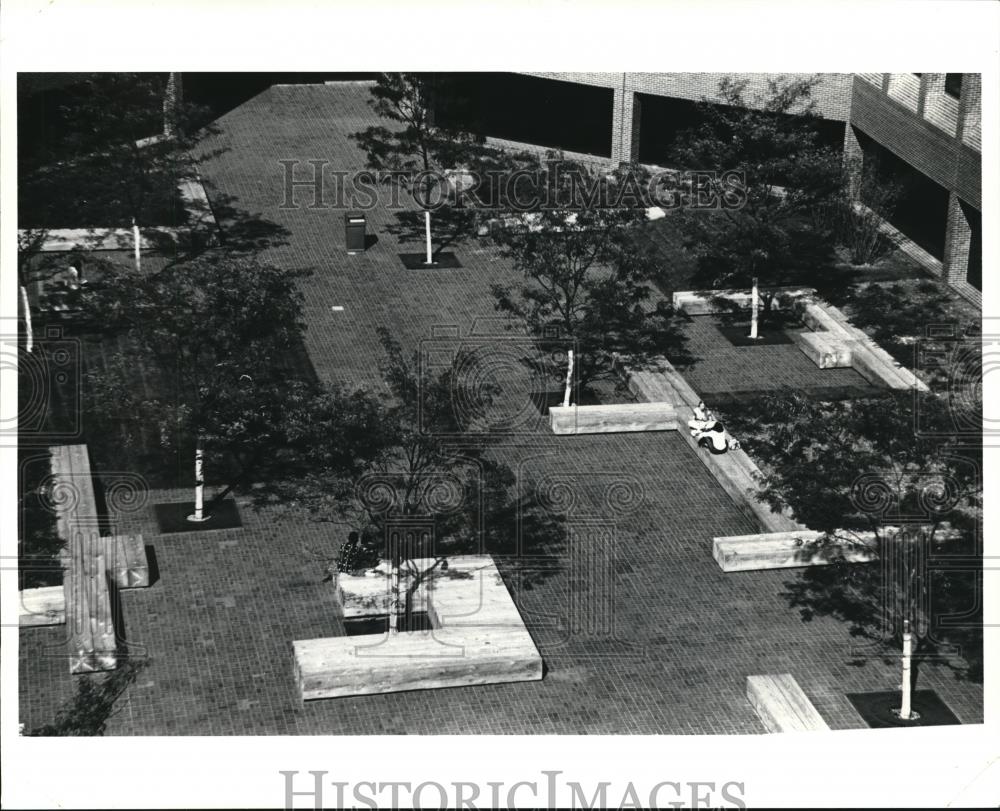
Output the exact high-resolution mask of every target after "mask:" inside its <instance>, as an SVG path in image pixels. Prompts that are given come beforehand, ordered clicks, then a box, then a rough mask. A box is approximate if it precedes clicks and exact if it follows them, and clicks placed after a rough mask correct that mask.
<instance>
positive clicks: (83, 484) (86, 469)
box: [51, 445, 118, 674]
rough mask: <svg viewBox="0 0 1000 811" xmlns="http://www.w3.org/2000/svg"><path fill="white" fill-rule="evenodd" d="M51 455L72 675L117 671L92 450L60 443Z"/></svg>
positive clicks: (115, 647)
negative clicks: (62, 551)
mask: <svg viewBox="0 0 1000 811" xmlns="http://www.w3.org/2000/svg"><path fill="white" fill-rule="evenodd" d="M51 457H52V475H53V480H54V484H53V491H54V494H55V495H54V496H53V500H54V501H55V503H56V527H57V531H58V533H59V536H60V537H61V538H63V539H64V540H65V541H66V547H65V550H64V566H63V568H64V570H65V571H64V576H63V585H64V587H65V592H66V637H67V639H66V642H67V646H68V647H69V652H70V654H69V659H70V673H74V674H76V673H91V672H94V671H97V670H111V669H113V668H114V667H115V666H116V665H117V650H118V645H117V640H116V638H115V628H114V619H113V616H112V608H111V594H110V590H109V585H108V577H107V564H106V557H105V544H104V540H103V539H102V538H101V535H100V531H99V523H98V521H99V519H98V513H97V499H96V498H95V496H94V484H93V481H92V479H91V471H90V458H89V456H88V454H87V446H86V445H57V446H54V447H53V448H52V449H51ZM61 496H64V497H61Z"/></svg>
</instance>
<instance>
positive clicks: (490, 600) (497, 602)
mask: <svg viewBox="0 0 1000 811" xmlns="http://www.w3.org/2000/svg"><path fill="white" fill-rule="evenodd" d="M448 562H449V567H448V570H447V572H443V571H439V572H436V573H435V576H434V578H433V580H432V581H431V584H429V585H428V587H427V589H426V593H427V602H426V606H425V607H426V609H427V611H428V614H429V616H430V619H431V624H432V626H433V629H434V630H433V631H431V632H401V633H397V634H369V635H365V636H342V637H329V638H324V639H308V640H298V641H295V642H293V643H292V652H293V672H294V678H295V683H296V686H297V688H298V690H299V695H300V696H301V698H302V699H303V700H304V701H309V700H314V699H322V698H337V697H341V696H352V695H365V694H371V693H390V692H399V691H404V690H426V689H435V688H442V687H462V686H467V685H473V684H501V683H507V682H520V681H538V680H540V679H541V678H542V658H541V656H540V655H539V653H538V649H537V648H536V647H535V643H534V642H533V641H532V639H531V635H530V634H529V633H528V630H527V629H526V628H525V626H524V622H523V620H522V619H521V615H520V613H519V612H518V610H517V606H516V605H515V604H514V601H513V600H512V599H511V596H510V594H509V593H508V592H507V587H506V586H505V585H504V582H503V580H502V579H501V577H500V574H499V572H498V571H497V568H496V565H495V564H494V563H493V559H492V558H491V557H489V556H488V555H482V556H475V555H472V556H466V557H455V558H449V561H448ZM432 563H433V561H432V560H426V561H415V562H414V565H415V566H416V567H417V568H418V569H420V568H421V567H423V568H424V569H426V568H427V567H429V566H430V565H431V564H432ZM384 589H385V585H382V586H381V587H380V588H379V589H377V591H378V592H382V591H383V590H384Z"/></svg>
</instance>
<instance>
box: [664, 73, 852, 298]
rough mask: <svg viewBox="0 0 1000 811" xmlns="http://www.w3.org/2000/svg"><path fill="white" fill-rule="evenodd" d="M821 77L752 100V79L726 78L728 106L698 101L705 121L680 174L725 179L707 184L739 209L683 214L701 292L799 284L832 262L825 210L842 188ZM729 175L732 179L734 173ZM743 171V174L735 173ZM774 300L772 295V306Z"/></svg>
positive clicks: (684, 141)
mask: <svg viewBox="0 0 1000 811" xmlns="http://www.w3.org/2000/svg"><path fill="white" fill-rule="evenodd" d="M816 82H817V79H815V78H811V79H794V80H789V79H784V78H779V79H771V80H769V81H768V89H767V92H766V93H759V94H756V95H754V96H751V95H750V94H749V93H748V85H749V83H748V81H747V80H745V79H744V80H734V79H732V78H731V77H726V78H724V79H723V80H722V81H721V82H720V83H719V92H718V95H719V97H720V101H719V102H718V103H714V102H713V103H709V102H705V103H702V104H701V105H699V110H700V112H701V116H702V118H701V122H700V123H699V124H697V125H696V126H694V127H691V128H689V129H687V130H685V131H683V132H681V133H680V134H679V135H678V137H677V139H676V142H675V144H674V146H673V150H672V159H673V162H674V164H675V165H676V166H677V167H678V168H681V169H688V170H701V171H706V172H715V173H717V174H716V175H715V176H714V177H711V176H708V175H706V176H705V178H704V182H705V183H707V184H708V186H709V189H710V190H711V191H714V192H715V193H716V195H717V196H718V199H724V198H726V197H729V196H731V193H732V192H733V190H734V189H733V187H731V184H732V183H733V178H734V177H738V178H741V179H740V180H739V181H738V183H737V187H736V188H738V190H739V197H740V198H742V203H741V204H740V205H731V206H730V205H722V206H720V207H719V208H718V210H716V211H711V212H709V211H703V210H690V209H688V210H685V211H684V217H685V223H686V227H687V230H688V232H689V247H690V249H691V250H693V252H694V254H695V256H696V259H697V271H696V274H695V278H694V282H695V284H696V285H697V286H699V287H708V288H724V287H741V288H749V286H750V284H751V281H752V279H753V278H755V277H756V278H758V279H759V280H760V284H761V285H764V286H772V287H773V286H778V285H787V284H800V283H802V282H803V281H808V280H809V279H810V278H812V277H813V276H814V275H815V273H816V269H817V267H820V266H822V265H823V264H824V263H826V262H827V261H828V260H829V257H830V253H831V250H832V247H833V232H832V229H831V228H830V225H829V224H828V222H826V220H825V217H824V216H823V212H824V211H826V210H828V205H829V202H830V200H831V199H833V198H834V197H835V196H836V195H837V194H838V193H839V191H840V189H841V188H842V184H843V173H842V170H841V160H840V155H839V154H838V152H837V150H835V149H833V148H832V147H829V146H827V145H825V144H824V143H823V141H822V138H821V137H820V130H819V126H818V122H819V118H818V116H817V115H816V112H815V102H814V100H813V98H812V91H813V88H814V87H815V84H816ZM727 173H729V174H727ZM733 173H735V174H733ZM770 303H771V297H770V295H768V294H767V293H766V292H765V295H764V305H765V310H768V309H769V308H770Z"/></svg>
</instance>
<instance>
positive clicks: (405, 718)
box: [21, 84, 982, 735]
mask: <svg viewBox="0 0 1000 811" xmlns="http://www.w3.org/2000/svg"><path fill="white" fill-rule="evenodd" d="M366 96H367V93H366V90H365V88H364V87H363V86H358V85H355V84H352V85H344V86H336V85H335V86H328V87H315V86H313V87H296V86H284V87H275V88H272V89H270V90H269V91H266V92H265V93H262V94H261V95H259V96H257V97H256V98H254V99H252V100H251V101H249V102H247V103H246V104H244V105H243V106H241V107H239V108H237V109H236V110H234V111H233V112H231V113H230V114H228V115H227V116H225V117H224V118H223V119H222V120H221V121H220V122H219V124H220V127H221V130H222V133H221V134H220V135H219V136H218V138H219V144H220V145H223V146H227V147H229V151H227V152H225V153H223V154H221V155H219V156H218V157H217V158H216V159H214V160H213V161H212V162H211V163H210V164H209V165H207V166H205V167H204V174H205V176H206V178H207V179H208V180H210V181H211V186H214V187H215V188H217V189H218V190H219V192H220V193H224V194H226V195H231V196H232V197H233V198H235V200H236V201H237V203H238V205H239V206H240V207H241V208H244V209H246V210H247V211H248V212H250V213H251V214H260V215H261V217H262V218H264V219H267V220H271V221H273V222H276V223H278V224H279V225H281V226H283V227H284V228H286V229H288V231H289V232H290V234H291V236H290V238H289V240H288V244H286V245H276V246H274V247H273V248H271V249H270V250H269V251H268V256H269V258H270V259H271V260H272V261H274V262H276V263H278V264H281V265H284V266H287V267H312V268H314V269H315V270H316V273H315V275H314V276H313V277H312V278H311V279H309V280H307V281H306V282H304V288H305V292H306V297H307V302H308V303H307V310H306V319H307V322H308V324H309V331H308V336H307V349H308V352H309V355H310V357H311V359H312V362H313V364H314V366H315V368H316V371H317V373H318V374H319V375H320V377H322V378H324V379H328V380H346V381H351V382H362V381H368V382H369V383H371V384H372V385H380V381H379V377H378V372H377V365H376V362H377V357H378V343H377V339H376V335H375V329H376V328H377V327H379V326H387V327H389V328H390V329H391V330H392V331H393V333H394V334H395V335H396V336H397V337H398V338H399V339H400V340H401V341H402V342H403V343H404V345H406V346H410V347H412V346H415V345H416V344H417V342H418V341H420V340H421V339H424V338H427V337H428V336H430V335H431V330H432V328H433V327H435V326H441V325H454V326H456V327H457V328H458V330H459V331H460V334H462V335H468V334H469V333H470V332H472V331H473V329H474V324H476V323H477V322H478V323H480V324H483V323H495V322H493V321H492V320H493V319H495V312H494V310H493V304H492V298H491V296H490V294H489V285H490V283H492V282H495V281H500V280H503V279H510V278H512V271H511V269H510V268H509V267H508V266H507V265H505V264H504V263H503V262H502V261H500V260H499V259H497V258H496V257H495V256H494V255H493V254H492V253H491V252H489V251H487V250H485V249H483V248H481V247H478V246H474V245H467V246H461V247H459V248H457V249H456V253H457V254H458V256H459V258H460V259H461V261H462V263H463V266H464V267H463V268H462V269H460V270H447V271H437V270H435V271H423V270H420V271H408V270H405V269H404V268H403V267H402V264H401V263H400V262H399V260H398V258H397V253H399V252H401V251H413V250H419V246H417V245H413V246H410V245H406V246H401V245H400V244H399V243H398V242H397V240H396V239H395V238H394V237H393V236H392V235H391V234H390V233H388V226H390V225H391V224H392V222H393V219H392V215H391V214H389V213H387V212H385V211H381V210H377V211H373V212H369V217H368V219H369V230H370V232H374V233H375V234H376V235H377V236H378V242H377V243H376V244H375V245H374V247H373V248H372V249H371V250H369V251H368V252H367V253H366V254H364V255H361V256H356V257H348V256H346V255H345V250H344V244H343V219H342V215H343V211H342V210H328V211H317V210H309V209H307V208H303V209H301V210H297V211H286V210H280V209H279V208H278V205H279V204H280V202H281V199H282V194H283V188H282V167H281V166H280V164H279V163H278V161H279V160H281V159H299V160H300V161H303V162H305V161H307V160H309V159H327V160H329V161H331V165H332V166H333V168H344V169H352V168H358V167H360V166H361V164H362V158H361V156H360V154H359V153H358V152H357V150H356V148H355V146H354V144H353V142H351V141H349V140H348V139H347V135H348V134H349V133H351V132H354V131H357V130H358V129H360V128H362V127H363V126H366V125H368V124H369V123H372V114H371V112H370V110H369V109H368V107H367V105H366V104H365V100H366ZM223 227H225V224H223ZM651 227H652V226H651ZM334 305H340V306H343V307H344V310H343V312H332V311H331V307H332V306H334ZM526 413H530V412H526ZM502 454H503V455H504V457H505V459H506V461H508V463H509V464H510V466H511V467H512V468H513V469H514V470H515V471H516V472H517V474H518V481H519V484H520V486H522V487H528V486H535V484H534V483H538V485H539V486H541V487H543V488H545V489H546V492H548V493H549V494H550V496H551V497H552V498H553V499H555V500H557V501H558V499H559V497H560V496H559V494H561V493H562V494H567V495H566V496H565V497H568V498H569V499H570V501H568V502H566V501H563V502H561V505H560V506H561V507H562V509H563V510H564V511H565V512H566V513H567V514H568V516H569V528H570V530H571V537H572V541H571V543H570V547H569V552H568V553H567V554H566V555H565V556H564V558H563V560H562V561H561V564H562V565H561V566H560V567H559V569H558V570H557V571H556V572H555V573H553V574H551V576H550V577H549V578H548V579H547V580H546V581H545V582H543V583H541V584H539V585H536V586H535V587H534V588H532V589H530V590H529V589H523V588H518V587H517V584H516V583H515V582H512V583H511V587H512V591H513V593H514V596H515V599H516V600H517V601H518V602H519V604H520V606H521V608H522V611H523V613H524V617H525V620H526V622H527V624H528V627H529V630H530V631H531V633H532V635H533V636H534V638H535V640H536V643H537V644H538V647H539V649H540V651H541V653H542V655H543V657H544V659H545V662H546V667H547V674H546V677H545V679H544V680H543V681H542V682H537V683H526V684H514V685H498V686H493V687H475V688H463V689H454V690H444V691H430V692H420V693H411V694H395V695H387V696H370V697H358V698H350V699H338V700H331V701H321V702H311V703H309V704H307V705H305V706H302V705H300V704H299V702H298V701H297V699H296V694H295V689H294V685H293V680H292V653H291V641H292V640H294V639H309V638H313V637H318V636H327V635H330V636H332V635H338V634H341V633H343V628H342V624H341V622H340V619H339V617H338V614H337V610H336V602H335V600H334V595H333V589H332V587H331V586H330V585H329V584H324V583H322V582H321V578H322V571H321V567H320V565H319V564H317V563H316V562H314V561H311V560H309V559H308V558H307V557H306V555H305V554H304V552H303V550H304V547H306V546H313V547H322V546H324V545H325V546H326V547H327V548H333V547H335V546H336V544H337V543H339V540H340V539H339V538H337V537H334V536H333V535H332V534H331V532H330V531H329V529H328V528H327V527H324V526H322V525H317V524H312V523H310V522H308V521H307V520H304V519H302V518H293V519H288V520H285V521H280V520H279V519H278V517H277V516H276V515H274V514H272V513H270V512H266V511H265V512H259V513H258V512H255V511H253V510H252V509H250V508H248V507H244V508H243V510H242V515H243V522H244V528H243V529H242V530H225V531H220V532H217V533H194V534H174V535H167V536H162V535H157V534H156V528H155V525H154V524H153V518H152V510H151V507H150V506H149V505H150V504H152V503H156V502H160V501H179V500H182V499H184V498H185V497H187V495H188V494H187V493H182V492H179V491H154V492H152V493H150V494H149V499H148V503H147V504H146V505H145V506H142V507H140V508H139V509H138V510H136V511H134V512H132V513H129V514H128V515H120V516H119V521H120V523H121V526H120V528H119V530H118V531H129V530H135V531H141V532H142V533H143V534H144V536H145V537H147V538H148V539H149V542H150V543H152V544H153V545H154V546H155V548H156V557H157V561H158V564H159V570H160V576H161V580H160V582H158V583H156V584H155V585H154V586H153V587H152V588H150V589H146V590H143V591H141V592H128V593H125V594H124V595H123V604H124V605H123V612H124V616H125V618H126V623H127V629H128V634H129V636H130V638H131V639H132V640H133V641H134V642H136V643H137V644H142V645H144V646H145V647H146V648H147V649H148V653H149V655H150V657H151V660H152V661H151V664H150V666H149V667H148V668H147V669H146V670H145V671H144V672H143V673H142V674H141V675H140V677H139V680H138V682H137V684H136V685H135V686H134V687H133V688H132V689H131V691H130V694H129V697H128V700H127V701H126V702H123V705H122V710H121V712H119V713H118V714H117V715H116V716H115V718H114V719H113V721H112V723H111V728H110V731H111V732H112V733H114V734H136V735H151V734H154V735H155V734H234V735H235V734H253V735H261V734H331V733H346V734H389V733H409V734H438V733H487V734H488V733H521V734H527V733H542V734H545V733H604V734H610V733H643V734H652V733H661V734H683V733H762V732H763V731H764V730H763V727H762V726H761V724H760V723H759V721H758V720H757V718H756V716H755V715H754V713H753V710H752V709H751V708H750V705H749V704H748V703H747V701H746V699H745V697H744V682H745V677H746V676H747V675H748V674H754V673H776V672H790V673H792V674H793V675H794V676H795V677H796V679H797V680H798V682H799V684H800V685H801V686H802V688H803V689H804V690H805V692H806V694H807V695H808V696H809V697H810V698H811V699H812V700H813V702H814V703H815V704H816V706H817V708H818V709H819V711H820V712H821V713H822V714H823V716H824V718H825V719H826V720H827V721H828V722H829V724H830V726H831V727H833V728H835V729H837V728H848V727H863V726H864V724H863V722H862V721H861V719H860V718H859V717H858V716H857V714H856V713H855V712H854V710H853V709H852V707H851V706H850V704H849V703H848V702H847V700H846V698H845V697H844V693H847V692H852V691H860V690H876V689H877V690H885V689H890V688H891V687H892V686H893V685H895V684H897V683H898V674H897V672H896V669H895V668H894V667H889V666H887V665H885V664H884V663H883V662H882V661H881V660H879V659H873V658H868V659H865V658H862V662H863V664H862V665H856V664H853V662H854V660H855V656H854V653H855V652H854V651H852V644H853V640H852V639H851V638H850V637H849V636H848V634H847V629H846V627H845V626H844V625H842V624H841V623H838V622H835V621H832V620H823V619H816V620H814V621H812V622H810V623H803V622H802V621H801V620H800V619H799V616H798V613H797V611H796V610H794V609H792V608H789V606H788V603H787V601H786V599H785V597H783V592H784V591H785V590H786V586H785V584H786V583H787V582H789V581H793V580H794V579H796V578H797V574H796V573H795V572H790V571H778V572H763V573H748V574H738V575H726V574H723V573H722V572H721V571H720V570H719V568H718V566H717V564H716V563H715V561H714V560H713V559H712V555H711V538H712V536H713V535H735V534H740V533H743V532H748V531H751V530H752V529H753V528H752V527H750V526H749V524H748V523H747V521H746V519H745V518H744V517H743V516H742V514H741V513H740V512H739V510H737V508H736V507H735V505H733V503H732V502H731V501H729V499H728V497H727V496H726V495H725V494H724V493H723V491H722V490H721V489H720V488H719V487H718V485H717V484H716V482H715V481H714V479H712V477H711V476H710V475H709V473H708V472H707V471H706V469H705V468H704V466H703V465H702V464H701V462H700V461H699V460H698V459H696V458H695V456H694V452H693V451H692V450H691V448H689V447H688V445H687V443H685V441H684V440H683V438H682V437H680V436H678V435H676V434H674V433H659V434H648V435H642V434H631V435H604V436H580V437H560V438H556V437H553V436H552V435H551V434H549V433H548V432H547V431H546V430H544V421H542V420H537V419H534V420H533V419H526V420H525V421H524V422H523V423H522V430H521V432H520V433H519V434H518V435H517V436H514V437H512V438H511V441H510V443H509V445H508V446H507V447H506V448H505V449H504V450H503V451H502ZM623 488H624V491H626V492H628V493H631V494H632V495H633V497H634V498H633V499H632V500H631V502H630V501H629V499H628V498H625V499H623V498H621V493H622V492H623ZM511 529H512V528H511ZM609 538H610V539H613V540H611V541H610V542H609ZM500 563H501V565H502V564H503V563H504V562H503V561H500ZM60 634H61V631H60V629H36V630H32V631H29V632H23V633H22V634H21V642H22V656H21V686H22V692H21V701H22V716H21V720H22V721H24V722H27V724H28V725H29V726H35V725H38V724H41V723H44V722H46V721H49V720H50V719H51V717H52V715H53V714H54V711H55V707H56V706H57V705H58V701H59V700H60V699H61V698H65V697H66V696H67V695H69V693H70V691H71V690H72V687H73V685H72V683H71V682H70V681H69V680H68V678H67V676H66V675H65V655H64V653H63V652H62V651H61V650H59V648H58V643H59V640H60ZM46 650H48V652H49V653H50V654H51V653H52V651H56V655H54V656H53V655H49V656H46V655H45V654H46ZM921 679H922V686H924V687H934V688H935V689H937V690H938V691H939V692H940V693H941V695H942V696H943V697H944V698H945V699H946V701H947V702H948V703H949V705H950V706H951V707H952V709H953V710H954V711H955V712H956V714H957V715H958V716H959V717H960V718H961V719H962V720H963V721H965V722H969V723H972V722H978V721H980V720H981V718H982V709H981V707H982V690H981V688H979V687H977V686H975V685H963V684H959V683H956V682H955V681H954V680H953V678H952V677H951V675H950V673H947V672H938V671H935V670H934V669H933V668H924V669H923V670H922V672H921Z"/></svg>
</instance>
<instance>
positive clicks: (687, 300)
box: [672, 287, 816, 315]
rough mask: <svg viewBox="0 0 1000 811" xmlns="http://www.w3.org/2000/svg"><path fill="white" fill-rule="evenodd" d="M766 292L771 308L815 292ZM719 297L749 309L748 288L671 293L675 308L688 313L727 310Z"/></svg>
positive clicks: (806, 289)
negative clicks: (768, 294)
mask: <svg viewBox="0 0 1000 811" xmlns="http://www.w3.org/2000/svg"><path fill="white" fill-rule="evenodd" d="M767 292H772V293H774V299H773V300H772V302H771V308H772V309H774V310H781V309H787V308H788V307H790V306H792V305H793V304H794V303H795V302H796V301H798V300H799V299H800V298H802V297H805V296H811V295H814V294H815V292H816V291H815V290H814V289H813V288H811V287H779V288H775V289H773V290H769V291H767ZM720 299H724V300H725V301H727V302H729V303H731V304H732V305H733V306H735V307H738V308H740V309H744V310H746V309H749V308H750V303H751V294H750V291H749V290H678V291H677V292H675V293H674V294H673V297H672V301H673V305H674V309H675V310H679V311H681V312H683V313H687V314H688V315H714V314H716V313H724V312H727V311H728V310H727V308H726V307H723V306H720V302H719V300H720Z"/></svg>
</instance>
